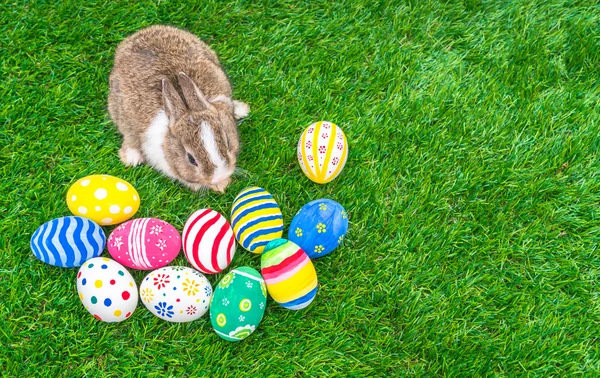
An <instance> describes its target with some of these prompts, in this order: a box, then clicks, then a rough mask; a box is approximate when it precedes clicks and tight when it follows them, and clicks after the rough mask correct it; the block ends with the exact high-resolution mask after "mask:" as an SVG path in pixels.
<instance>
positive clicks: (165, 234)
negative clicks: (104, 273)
mask: <svg viewBox="0 0 600 378" xmlns="http://www.w3.org/2000/svg"><path fill="white" fill-rule="evenodd" d="M106 246H107V248H108V253H110V255H111V256H112V258H113V259H115V260H116V261H117V262H119V263H120V264H122V265H125V266H126V267H129V268H133V269H139V270H151V269H158V268H161V267H163V266H165V265H167V264H169V263H170V262H171V261H173V260H174V259H175V258H176V257H177V255H178V254H179V251H180V250H181V236H180V235H179V231H177V229H176V228H175V227H173V226H171V225H170V224H169V223H167V222H165V221H163V220H160V219H156V218H137V219H132V220H130V221H127V222H125V223H121V225H120V226H119V227H117V228H115V229H114V230H113V232H112V233H111V234H110V236H109V237H108V241H107V243H106Z"/></svg>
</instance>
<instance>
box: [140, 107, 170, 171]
mask: <svg viewBox="0 0 600 378" xmlns="http://www.w3.org/2000/svg"><path fill="white" fill-rule="evenodd" d="M168 128H169V119H168V118H167V115H166V114H165V111H164V110H163V109H160V110H159V111H158V113H157V114H156V116H155V117H154V119H153V120H152V122H151V123H150V126H149V127H148V130H146V133H145V134H144V139H145V140H144V143H143V144H142V150H143V152H144V157H145V158H146V161H147V162H148V163H150V165H152V166H153V167H154V168H156V169H158V170H160V171H162V172H163V173H164V174H165V175H167V176H169V177H172V178H176V176H175V175H174V174H173V171H172V170H171V168H170V167H169V164H168V163H167V159H166V158H165V151H164V149H163V143H164V141H165V136H166V135H167V132H168V131H169V130H168Z"/></svg>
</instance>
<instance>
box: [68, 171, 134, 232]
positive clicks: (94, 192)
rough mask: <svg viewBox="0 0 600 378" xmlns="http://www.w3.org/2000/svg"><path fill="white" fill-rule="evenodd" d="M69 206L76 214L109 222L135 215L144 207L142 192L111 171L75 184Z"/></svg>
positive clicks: (70, 194) (85, 178) (80, 180)
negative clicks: (109, 173) (111, 173)
mask: <svg viewBox="0 0 600 378" xmlns="http://www.w3.org/2000/svg"><path fill="white" fill-rule="evenodd" d="M67 206H69V210H71V212H72V213H73V214H74V215H79V216H82V217H85V218H88V219H91V220H93V221H94V222H96V223H98V224H100V225H103V226H108V225H112V224H118V223H121V222H124V221H126V220H127V219H129V218H131V217H133V215H134V214H135V213H136V212H137V211H138V209H139V207H140V196H139V194H138V192H137V190H135V188H134V187H133V186H131V184H130V183H128V182H127V181H125V180H122V179H120V178H118V177H114V176H110V175H91V176H86V177H83V178H81V179H79V180H77V181H76V182H75V183H74V184H73V185H71V187H70V188H69V191H68V192H67Z"/></svg>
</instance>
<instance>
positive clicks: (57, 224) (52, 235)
mask: <svg viewBox="0 0 600 378" xmlns="http://www.w3.org/2000/svg"><path fill="white" fill-rule="evenodd" d="M105 242H106V236H105V235H104V231H103V230H102V228H101V227H100V226H99V225H97V224H96V223H94V222H92V221H91V220H89V219H87V218H82V217H74V216H68V217H62V218H57V219H53V220H51V221H48V222H46V223H44V224H43V225H41V226H40V227H38V229H37V230H35V232H34V233H33V235H32V236H31V240H30V242H29V245H30V247H31V250H32V251H33V254H34V255H35V257H37V258H38V259H39V260H41V261H43V262H45V263H46V264H50V265H54V266H60V267H63V268H72V267H75V266H81V264H83V263H84V262H85V261H86V260H88V259H91V258H93V257H97V256H100V254H102V250H103V249H104V244H105Z"/></svg>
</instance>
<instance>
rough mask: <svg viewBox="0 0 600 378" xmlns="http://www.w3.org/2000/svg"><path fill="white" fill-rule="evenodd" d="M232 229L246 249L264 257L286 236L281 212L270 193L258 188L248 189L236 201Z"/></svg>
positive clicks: (232, 210) (232, 214) (232, 212)
mask: <svg viewBox="0 0 600 378" xmlns="http://www.w3.org/2000/svg"><path fill="white" fill-rule="evenodd" d="M231 228H232V229H233V234H234V235H235V238H236V240H237V241H238V243H240V245H241V246H242V247H243V248H244V249H246V250H247V251H250V252H252V253H256V254H261V253H262V252H263V250H264V249H265V246H266V245H267V244H269V242H270V241H271V240H275V239H279V238H281V235H282V234H283V217H282V215H281V209H280V208H279V205H278V204H277V201H275V198H273V196H272V195H271V194H270V193H269V192H267V191H266V190H264V189H263V188H259V187H257V186H251V187H248V188H246V189H244V190H242V191H241V192H240V193H239V194H238V195H237V197H235V199H234V201H233V207H232V209H231Z"/></svg>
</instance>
